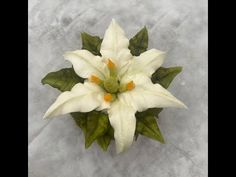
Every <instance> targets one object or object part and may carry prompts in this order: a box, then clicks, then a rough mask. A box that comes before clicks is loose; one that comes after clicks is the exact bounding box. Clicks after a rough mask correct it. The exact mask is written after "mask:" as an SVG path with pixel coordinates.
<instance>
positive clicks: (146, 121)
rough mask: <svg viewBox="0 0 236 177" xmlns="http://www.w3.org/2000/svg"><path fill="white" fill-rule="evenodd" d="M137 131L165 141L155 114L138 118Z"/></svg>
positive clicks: (162, 141)
mask: <svg viewBox="0 0 236 177" xmlns="http://www.w3.org/2000/svg"><path fill="white" fill-rule="evenodd" d="M136 131H137V132H138V133H139V134H141V135H144V136H147V137H149V138H152V139H154V140H157V141H160V142H161V143H165V141H164V138H163V136H162V134H161V131H160V129H159V127H158V124H157V120H156V119H155V117H154V116H145V117H139V118H137V123H136Z"/></svg>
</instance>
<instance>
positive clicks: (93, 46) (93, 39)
mask: <svg viewBox="0 0 236 177" xmlns="http://www.w3.org/2000/svg"><path fill="white" fill-rule="evenodd" d="M81 38H82V49H86V50H88V51H90V52H91V53H93V54H94V55H100V56H101V53H100V47H101V43H102V39H101V38H100V37H98V36H91V35H90V34H88V33H85V32H83V33H81Z"/></svg>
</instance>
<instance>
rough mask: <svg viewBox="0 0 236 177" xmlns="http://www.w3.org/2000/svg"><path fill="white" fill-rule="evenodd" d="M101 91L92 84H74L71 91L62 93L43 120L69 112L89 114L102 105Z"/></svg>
mask: <svg viewBox="0 0 236 177" xmlns="http://www.w3.org/2000/svg"><path fill="white" fill-rule="evenodd" d="M102 95H103V91H102V89H101V88H100V87H99V86H97V85H96V84H93V83H88V82H85V83H84V84H81V83H78V84H76V85H75V86H74V87H73V88H72V90H71V91H66V92H63V93H62V94H60V95H59V97H58V98H57V100H56V101H55V102H54V103H53V104H52V105H51V107H50V108H49V109H48V110H47V112H46V113H45V115H44V118H47V117H52V116H57V115H62V114H67V113H71V112H89V111H92V110H94V109H97V108H99V106H100V105H101V104H102V102H103V99H102Z"/></svg>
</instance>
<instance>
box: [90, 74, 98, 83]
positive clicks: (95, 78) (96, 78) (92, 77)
mask: <svg viewBox="0 0 236 177" xmlns="http://www.w3.org/2000/svg"><path fill="white" fill-rule="evenodd" d="M90 81H91V82H94V83H96V84H100V82H101V80H100V79H99V78H98V77H97V76H95V75H92V76H91V77H90Z"/></svg>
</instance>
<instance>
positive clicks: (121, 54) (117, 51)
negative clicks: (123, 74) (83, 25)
mask: <svg viewBox="0 0 236 177" xmlns="http://www.w3.org/2000/svg"><path fill="white" fill-rule="evenodd" d="M128 46H129V40H128V39H127V38H126V37H125V33H124V31H123V29H122V28H121V27H120V26H119V25H118V24H117V23H116V21H115V20H114V19H113V20H112V22H111V24H110V25H109V27H108V29H107V30H106V32H105V35H104V38H103V41H102V44H101V49H100V52H101V54H102V56H103V58H105V59H111V60H112V61H113V62H114V63H115V64H116V65H117V66H118V68H119V67H121V66H122V65H124V64H125V63H126V62H127V61H128V60H130V59H131V58H132V55H131V54H130V50H129V49H128Z"/></svg>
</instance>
